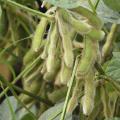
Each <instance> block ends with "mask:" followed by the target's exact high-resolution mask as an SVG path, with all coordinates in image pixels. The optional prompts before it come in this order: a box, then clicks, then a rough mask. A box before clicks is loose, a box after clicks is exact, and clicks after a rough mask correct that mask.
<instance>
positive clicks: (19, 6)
mask: <svg viewBox="0 0 120 120" xmlns="http://www.w3.org/2000/svg"><path fill="white" fill-rule="evenodd" d="M4 2H5V3H6V4H7V5H10V6H13V7H18V8H21V9H22V10H26V11H28V12H30V13H31V14H34V15H37V16H40V17H45V18H47V19H48V20H50V21H51V20H53V16H51V15H46V14H44V13H42V12H39V11H36V10H33V9H31V8H29V7H26V6H24V5H21V4H19V3H17V2H14V1H12V0H5V1H4Z"/></svg>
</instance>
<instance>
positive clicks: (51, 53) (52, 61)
mask: <svg viewBox="0 0 120 120" xmlns="http://www.w3.org/2000/svg"><path fill="white" fill-rule="evenodd" d="M58 40H59V35H58V29H57V25H56V24H55V25H54V28H53V31H52V33H51V35H50V44H49V48H48V57H47V60H46V67H47V72H52V71H56V69H57V68H56V65H57V64H59V63H60V59H59V58H58V57H59V52H58V51H59V50H58V49H59V47H57V44H58V43H59V42H58ZM57 66H58V65H57ZM58 67H59V66H58Z"/></svg>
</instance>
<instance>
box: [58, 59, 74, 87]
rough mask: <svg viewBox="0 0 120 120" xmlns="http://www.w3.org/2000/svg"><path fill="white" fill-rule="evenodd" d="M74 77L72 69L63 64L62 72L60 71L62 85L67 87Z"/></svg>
mask: <svg viewBox="0 0 120 120" xmlns="http://www.w3.org/2000/svg"><path fill="white" fill-rule="evenodd" d="M71 75H72V68H69V67H67V65H66V64H65V63H64V61H63V62H62V66H61V70H60V81H61V84H64V85H66V84H67V83H68V81H69V80H70V78H71Z"/></svg>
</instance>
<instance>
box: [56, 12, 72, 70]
mask: <svg viewBox="0 0 120 120" xmlns="http://www.w3.org/2000/svg"><path fill="white" fill-rule="evenodd" d="M56 18H57V20H58V28H59V32H60V36H61V38H62V45H63V50H64V61H65V64H66V66H67V67H69V68H72V66H73V62H74V54H73V46H72V38H71V37H70V34H71V28H70V26H69V25H68V24H67V23H65V21H64V20H63V19H62V16H61V14H59V13H58V14H57V16H56ZM72 31H73V30H72Z"/></svg>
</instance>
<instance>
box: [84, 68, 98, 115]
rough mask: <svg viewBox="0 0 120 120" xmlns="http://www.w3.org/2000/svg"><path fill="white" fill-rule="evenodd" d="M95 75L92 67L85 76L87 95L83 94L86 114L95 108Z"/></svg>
mask: <svg viewBox="0 0 120 120" xmlns="http://www.w3.org/2000/svg"><path fill="white" fill-rule="evenodd" d="M94 77H95V74H94V71H93V68H92V69H91V70H90V71H89V73H88V74H87V75H86V76H85V85H84V91H85V93H84V94H85V95H84V96H83V113H84V114H85V115H89V114H90V113H91V112H92V110H93V108H94V97H95V91H96V86H95V81H94Z"/></svg>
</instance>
